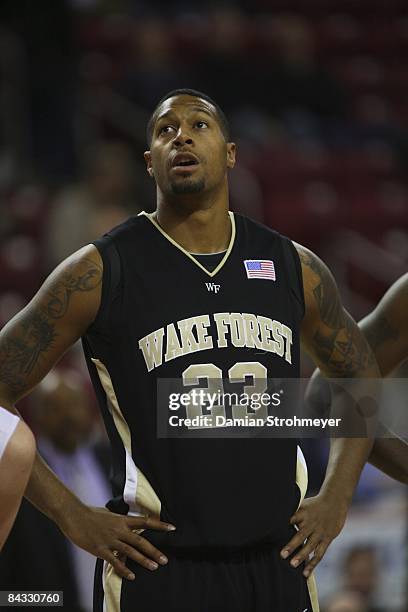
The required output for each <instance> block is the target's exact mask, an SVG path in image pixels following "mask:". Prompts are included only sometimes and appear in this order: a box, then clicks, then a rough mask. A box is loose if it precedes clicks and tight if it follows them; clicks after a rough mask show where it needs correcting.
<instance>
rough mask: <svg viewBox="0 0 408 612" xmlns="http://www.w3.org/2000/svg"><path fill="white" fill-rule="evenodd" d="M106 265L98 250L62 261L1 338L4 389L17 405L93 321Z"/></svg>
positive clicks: (82, 251) (90, 249) (1, 385)
mask: <svg viewBox="0 0 408 612" xmlns="http://www.w3.org/2000/svg"><path fill="white" fill-rule="evenodd" d="M102 274H103V266H102V260H101V257H100V255H99V252H98V250H97V249H96V248H95V247H94V246H93V245H88V246H86V247H83V248H82V249H80V250H79V251H77V252H76V253H74V254H73V255H71V256H70V257H68V258H67V259H66V260H65V261H63V262H62V263H61V264H60V265H59V266H58V267H57V268H56V269H55V270H54V271H53V272H52V273H51V274H50V276H49V277H48V278H47V279H46V280H45V282H44V283H43V285H42V286H41V287H40V289H39V291H38V292H37V293H36V295H35V296H34V297H33V299H32V300H31V301H30V302H29V303H28V304H27V306H26V307H25V308H24V309H23V310H22V311H21V312H19V313H18V314H17V315H16V316H15V317H14V318H13V319H12V320H11V321H9V323H7V325H6V326H5V327H4V328H3V329H2V331H1V333H0V388H1V390H2V393H3V395H5V396H6V397H7V398H9V399H10V401H12V402H15V401H17V400H18V399H20V398H21V397H22V396H23V395H25V394H26V393H28V391H29V390H30V389H31V388H32V387H33V386H34V385H36V384H37V383H38V382H39V381H40V380H41V379H42V378H43V377H44V376H45V375H46V374H47V372H48V371H49V370H50V369H51V367H52V366H53V365H54V363H55V362H56V361H58V360H59V359H60V357H61V356H62V355H63V354H64V353H65V351H66V350H67V349H68V348H69V347H70V346H71V345H72V344H74V342H76V340H78V338H80V337H81V336H82V335H83V334H84V333H85V331H86V330H87V328H88V327H89V325H90V324H91V323H92V322H93V321H94V319H95V317H96V315H97V312H98V309H99V304H100V299H101V286H102Z"/></svg>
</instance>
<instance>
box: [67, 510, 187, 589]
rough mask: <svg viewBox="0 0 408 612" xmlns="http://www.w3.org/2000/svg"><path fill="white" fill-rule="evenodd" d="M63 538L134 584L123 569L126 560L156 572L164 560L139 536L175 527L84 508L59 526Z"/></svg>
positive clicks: (131, 576)
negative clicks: (145, 532)
mask: <svg viewBox="0 0 408 612" xmlns="http://www.w3.org/2000/svg"><path fill="white" fill-rule="evenodd" d="M61 528H62V530H63V532H64V534H65V535H66V536H67V537H68V538H69V539H70V540H71V541H72V542H73V543H74V544H76V545H77V546H79V547H80V548H83V549H84V550H86V551H87V552H89V553H91V554H92V555H95V556H96V557H99V558H100V559H104V560H105V561H108V562H109V563H110V564H111V565H112V566H113V568H114V569H115V571H116V573H117V574H119V576H121V577H122V578H127V579H129V580H134V578H135V575H134V574H133V573H132V572H131V571H129V569H128V568H127V567H126V565H125V558H126V557H129V558H130V559H133V561H136V563H138V564H139V565H141V566H143V567H145V568H147V569H149V570H156V569H157V568H158V567H159V565H166V563H167V558H166V556H165V555H164V554H163V553H161V552H160V551H159V550H157V548H155V547H154V546H153V545H152V544H151V543H150V542H149V541H148V540H146V538H143V537H142V536H141V535H140V534H141V532H142V531H143V530H145V529H156V530H159V531H174V529H175V527H174V525H170V524H169V523H163V522H162V521H160V519H158V518H154V517H146V516H126V515H122V514H114V513H113V512H109V510H106V509H105V508H91V507H87V506H83V507H82V510H81V512H80V514H78V515H76V516H72V515H71V517H70V518H67V519H66V520H65V521H64V525H62V526H61Z"/></svg>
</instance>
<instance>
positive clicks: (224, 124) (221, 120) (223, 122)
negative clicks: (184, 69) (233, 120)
mask: <svg viewBox="0 0 408 612" xmlns="http://www.w3.org/2000/svg"><path fill="white" fill-rule="evenodd" d="M177 96H191V97H192V98H198V99H200V100H205V101H206V102H208V104H211V106H212V107H213V108H214V110H215V116H216V118H217V120H218V124H219V126H220V129H221V132H222V134H223V136H224V138H225V140H226V142H228V141H229V139H230V132H229V125H228V120H227V118H226V116H225V113H224V111H223V110H222V109H221V107H220V106H219V105H218V104H217V102H215V100H213V99H212V98H210V96H208V95H207V94H205V93H202V92H201V91H197V90H196V89H173V90H172V91H169V92H168V93H167V94H166V95H165V96H163V97H162V98H161V99H160V100H159V101H158V103H157V105H156V108H155V109H154V111H153V113H152V115H151V117H150V119H149V122H148V124H147V129H146V139H147V144H148V145H149V146H150V144H151V141H152V136H153V130H154V125H155V123H156V120H157V117H158V115H159V112H160V107H161V106H162V104H163V102H165V101H166V100H168V99H169V98H175V97H177Z"/></svg>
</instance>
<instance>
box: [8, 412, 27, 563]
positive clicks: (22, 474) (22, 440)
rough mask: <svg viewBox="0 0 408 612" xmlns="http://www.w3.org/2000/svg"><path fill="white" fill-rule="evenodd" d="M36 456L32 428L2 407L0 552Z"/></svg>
mask: <svg viewBox="0 0 408 612" xmlns="http://www.w3.org/2000/svg"><path fill="white" fill-rule="evenodd" d="M34 457H35V441H34V436H33V434H32V433H31V431H30V429H29V428H28V427H27V425H26V424H25V423H23V421H21V420H20V419H19V418H18V417H17V416H16V415H15V414H12V413H11V412H9V411H8V410H4V408H0V500H1V504H0V551H1V549H2V548H3V544H4V542H5V541H6V538H7V536H8V534H9V533H10V529H11V527H12V525H13V523H14V519H15V518H16V514H17V510H18V509H19V507H20V502H21V498H22V497H23V494H24V490H25V488H26V485H27V482H28V479H29V477H30V472H31V469H32V467H33V462H34Z"/></svg>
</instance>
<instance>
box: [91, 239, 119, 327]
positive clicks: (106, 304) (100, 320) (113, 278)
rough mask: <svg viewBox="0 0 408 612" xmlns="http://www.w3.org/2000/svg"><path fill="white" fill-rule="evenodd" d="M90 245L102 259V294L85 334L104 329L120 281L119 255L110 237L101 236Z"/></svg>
mask: <svg viewBox="0 0 408 612" xmlns="http://www.w3.org/2000/svg"><path fill="white" fill-rule="evenodd" d="M92 244H93V245H94V246H95V247H96V248H97V249H98V251H99V254H100V256H101V258H102V263H103V273H102V292H101V303H100V305H99V309H98V312H97V314H96V317H95V319H94V321H93V322H92V323H91V325H90V326H89V328H88V330H87V333H89V332H97V331H98V332H102V331H103V330H104V329H106V325H107V323H108V320H109V315H110V306H111V303H112V301H113V298H114V297H115V296H116V293H117V290H118V288H119V286H120V280H121V265H120V258H119V253H118V251H117V249H116V246H115V243H114V241H113V240H112V238H111V237H110V236H103V237H102V238H98V239H97V240H94V242H92Z"/></svg>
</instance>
